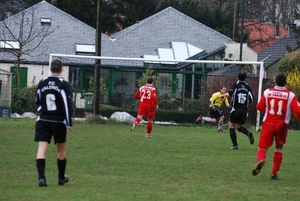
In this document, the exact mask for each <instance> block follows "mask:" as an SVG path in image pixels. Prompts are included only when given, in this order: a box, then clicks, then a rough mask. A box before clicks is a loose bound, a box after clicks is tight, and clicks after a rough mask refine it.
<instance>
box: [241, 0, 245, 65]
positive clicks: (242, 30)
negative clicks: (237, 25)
mask: <svg viewBox="0 0 300 201" xmlns="http://www.w3.org/2000/svg"><path fill="white" fill-rule="evenodd" d="M242 1H243V2H242V15H241V18H242V21H241V35H240V61H242V60H243V38H244V18H245V0H242ZM240 67H241V65H240Z"/></svg>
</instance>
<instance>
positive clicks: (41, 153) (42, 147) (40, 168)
mask: <svg viewBox="0 0 300 201" xmlns="http://www.w3.org/2000/svg"><path fill="white" fill-rule="evenodd" d="M47 148H48V142H44V141H39V142H38V150H37V154H36V168H37V172H38V180H39V186H47V183H46V176H45V168H46V153H47Z"/></svg>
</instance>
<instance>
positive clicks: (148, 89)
mask: <svg viewBox="0 0 300 201" xmlns="http://www.w3.org/2000/svg"><path fill="white" fill-rule="evenodd" d="M135 98H136V99H140V101H141V103H146V104H150V105H153V106H155V107H156V106H157V98H156V89H155V87H154V86H153V85H152V84H145V85H144V86H142V87H140V88H139V90H137V91H136V93H135Z"/></svg>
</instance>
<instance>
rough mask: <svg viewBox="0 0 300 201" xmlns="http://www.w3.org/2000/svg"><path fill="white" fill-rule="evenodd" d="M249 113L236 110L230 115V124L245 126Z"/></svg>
mask: <svg viewBox="0 0 300 201" xmlns="http://www.w3.org/2000/svg"><path fill="white" fill-rule="evenodd" d="M246 118H247V112H246V111H243V110H235V111H233V112H231V113H230V122H231V123H236V124H245V121H246Z"/></svg>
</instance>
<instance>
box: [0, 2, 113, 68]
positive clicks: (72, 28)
mask: <svg viewBox="0 0 300 201" xmlns="http://www.w3.org/2000/svg"><path fill="white" fill-rule="evenodd" d="M22 15H25V18H27V19H28V20H29V21H30V20H31V18H32V15H34V18H33V19H34V22H33V23H28V24H26V23H24V26H23V27H22V28H23V29H24V31H23V33H24V36H25V37H26V36H27V35H28V34H27V33H28V32H29V31H30V29H32V30H33V35H35V36H37V35H40V36H41V35H42V34H38V32H40V31H42V29H43V28H44V29H46V28H49V32H51V31H53V33H51V34H49V35H48V36H47V37H45V39H44V40H43V42H42V43H41V44H40V46H39V47H38V48H35V49H34V47H35V46H36V45H37V44H38V42H40V39H41V38H40V37H37V38H36V39H34V40H32V42H30V43H28V44H27V45H26V46H24V48H25V50H26V49H31V51H30V52H29V54H30V55H25V54H24V55H23V56H22V60H23V61H24V62H29V63H43V62H46V63H47V62H48V61H49V55H50V53H59V54H75V44H76V43H77V44H82V43H85V44H94V43H95V29H94V28H93V27H91V26H89V25H87V24H85V23H83V22H81V21H80V20H78V19H76V18H74V17H72V16H71V15H69V14H67V13H66V12H63V11H62V10H60V9H58V8H57V7H55V6H53V5H52V4H50V3H48V2H46V1H41V2H39V3H37V4H35V5H34V6H32V7H30V8H27V9H26V10H23V11H21V12H20V13H18V14H16V15H13V16H10V17H9V18H7V19H5V20H4V21H2V22H0V27H1V24H3V23H6V24H7V25H9V27H10V30H11V31H13V33H14V35H15V36H19V35H20V31H19V24H20V19H21V18H22ZM41 18H48V19H50V20H51V25H42V23H41V22H40V20H41ZM2 30H4V31H5V29H2ZM5 37H6V38H5V40H14V39H13V38H7V37H9V34H6V36H5ZM3 39H4V38H3V35H2V34H0V40H3ZM102 40H103V41H105V40H106V41H109V39H108V37H107V36H105V35H104V36H103V37H102ZM106 44H107V43H105V42H104V44H103V45H106ZM0 60H4V61H14V60H16V58H15V56H13V55H12V54H10V53H8V52H0Z"/></svg>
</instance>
